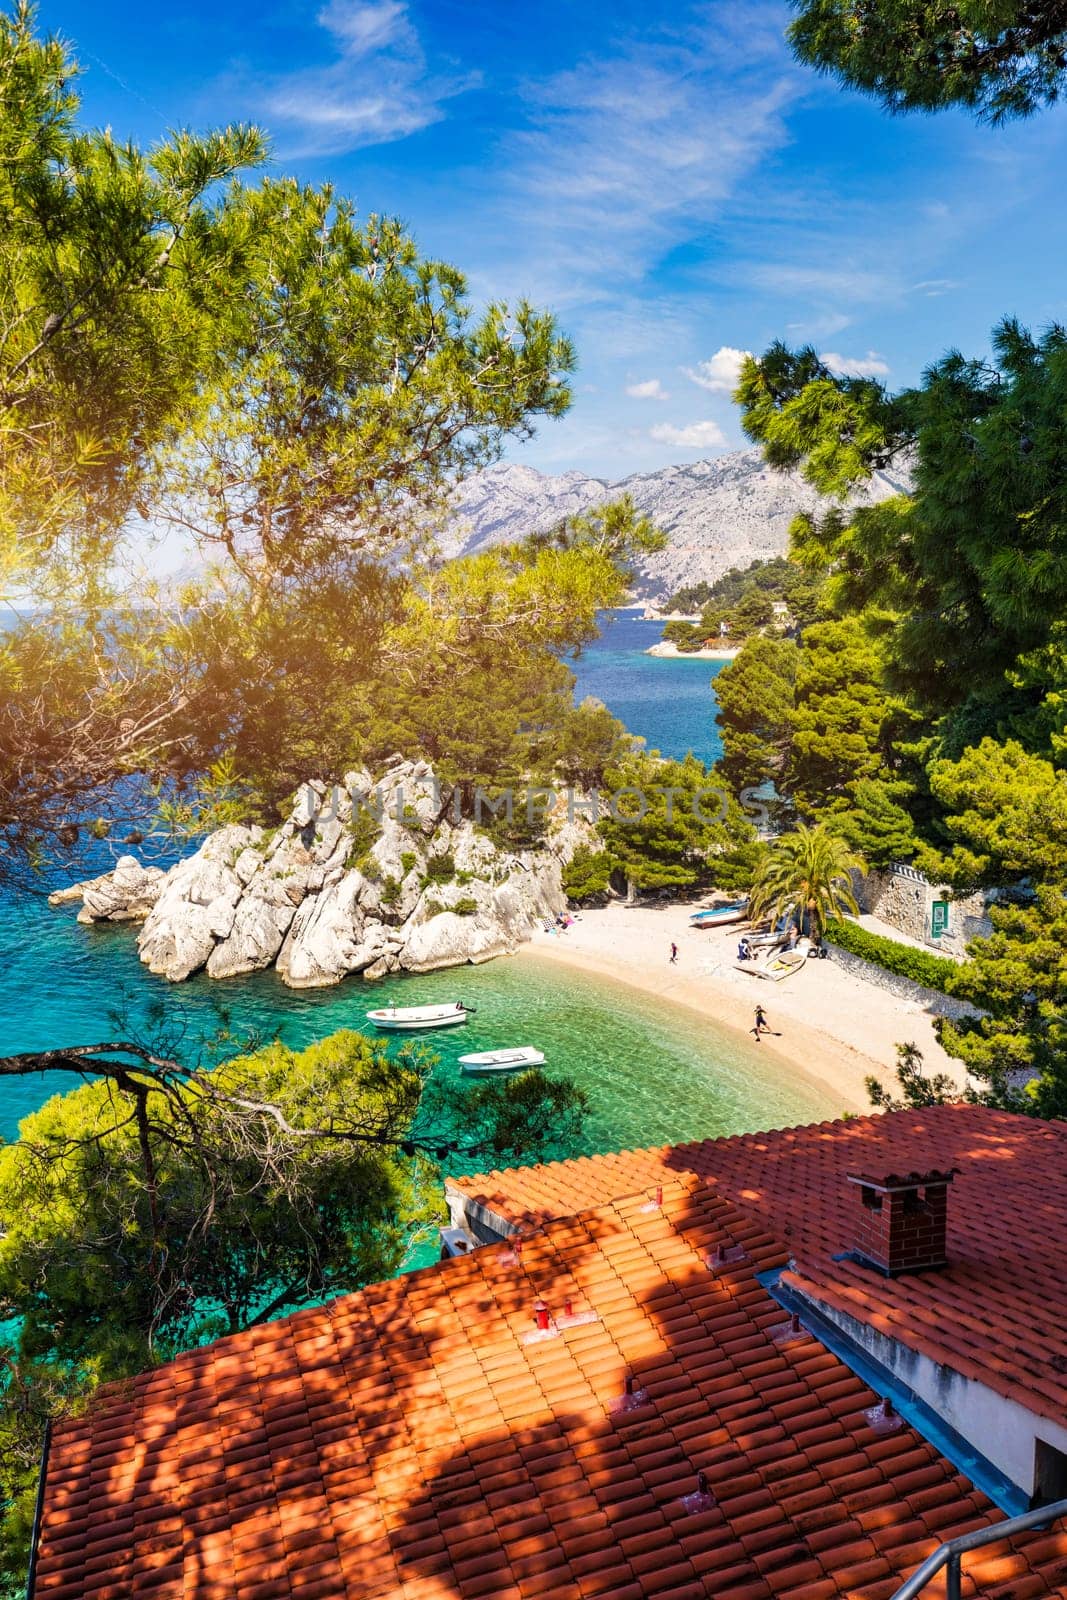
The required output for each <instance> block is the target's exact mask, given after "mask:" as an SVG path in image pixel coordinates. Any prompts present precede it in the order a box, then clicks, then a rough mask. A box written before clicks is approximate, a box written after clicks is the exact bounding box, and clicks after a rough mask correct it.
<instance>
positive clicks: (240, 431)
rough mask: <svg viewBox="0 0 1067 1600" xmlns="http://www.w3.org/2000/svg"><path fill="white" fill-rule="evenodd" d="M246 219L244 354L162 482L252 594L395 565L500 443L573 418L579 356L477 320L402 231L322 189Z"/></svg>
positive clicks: (533, 335)
mask: <svg viewBox="0 0 1067 1600" xmlns="http://www.w3.org/2000/svg"><path fill="white" fill-rule="evenodd" d="M241 214H242V220H243V221H244V223H245V226H246V229H247V240H248V245H247V261H246V272H245V282H244V285H243V292H242V296H241V300H240V324H239V330H238V331H239V343H238V346H237V350H236V353H235V358H234V359H233V360H232V361H230V362H229V363H227V365H226V367H225V368H224V370H223V371H222V373H221V374H220V375H219V378H218V381H217V382H216V383H215V385H214V386H213V389H212V393H211V397H210V398H211V404H210V407H209V408H208V409H207V410H206V411H205V413H204V414H203V415H202V416H201V417H200V418H198V419H197V421H196V425H195V427H194V428H193V429H191V430H189V432H188V433H187V434H186V435H185V436H183V437H182V438H181V439H179V440H178V441H177V442H176V447H175V449H174V450H173V451H172V452H171V454H170V455H169V457H168V458H167V459H166V461H165V462H164V463H163V464H162V476H161V484H162V486H163V488H164V489H165V491H166V494H165V499H166V502H167V503H168V504H169V503H177V504H179V505H180V506H181V517H182V522H183V525H184V526H186V527H190V526H191V527H192V528H193V529H194V531H195V532H196V534H197V535H198V536H199V538H201V539H202V540H204V541H206V542H207V543H209V544H211V543H214V544H217V545H219V546H220V547H221V548H222V549H223V550H224V551H225V552H226V553H227V554H228V555H229V557H230V558H231V559H232V560H234V561H235V562H236V563H237V564H238V565H239V566H240V567H241V569H242V570H243V571H244V572H245V573H247V574H249V575H250V576H251V578H252V580H253V583H254V585H255V587H256V589H257V591H258V592H259V593H262V592H263V589H264V587H265V586H268V585H274V584H275V583H276V582H278V581H280V580H284V579H286V578H288V577H291V576H295V575H303V574H305V573H306V572H307V570H308V569H309V568H316V569H318V570H320V571H330V570H332V569H333V568H334V565H335V563H336V561H337V559H338V558H339V557H341V558H344V557H347V556H350V555H355V556H356V558H357V561H358V562H363V561H365V560H367V559H368V557H371V558H373V557H380V556H382V555H386V554H389V553H390V552H391V550H392V549H393V548H395V546H396V544H397V542H398V536H399V537H400V538H403V536H404V535H405V534H406V533H407V532H408V531H409V530H410V529H411V527H412V518H413V514H414V512H415V511H416V510H417V509H418V508H419V507H429V506H436V505H437V504H438V502H439V500H440V494H441V489H442V486H443V485H444V484H446V483H448V482H449V481H451V480H454V479H455V477H457V476H459V475H461V474H463V473H465V472H470V471H472V470H475V469H477V468H478V467H479V466H483V465H485V464H487V463H488V462H489V461H491V460H493V459H495V456H496V455H497V453H498V452H499V448H500V441H501V438H502V437H503V436H504V435H506V434H509V433H516V434H518V435H519V436H522V435H524V434H528V433H529V432H531V431H532V419H533V418H534V417H535V416H559V415H560V414H561V413H562V412H564V411H565V410H566V409H567V406H568V405H569V403H570V395H569V390H568V388H567V383H566V374H567V372H568V371H569V370H570V368H571V366H572V365H573V361H574V356H573V351H572V350H571V347H570V345H569V344H568V343H567V341H566V340H565V339H563V338H562V337H561V335H560V334H559V332H558V330H557V328H556V326H555V323H554V321H553V319H552V318H551V317H550V316H547V315H545V314H542V313H539V312H536V311H534V310H533V308H532V307H530V306H529V305H528V304H526V303H525V302H523V303H521V304H519V305H518V306H517V307H516V308H515V310H514V311H513V312H512V311H509V309H508V308H507V307H506V306H504V305H501V304H496V303H493V304H490V305H489V306H488V307H487V308H486V309H485V310H484V311H483V312H482V313H480V314H479V315H478V316H475V315H474V313H473V310H472V307H471V304H470V300H469V294H468V290H467V285H466V280H465V279H464V276H463V274H462V273H461V272H459V271H458V270H457V269H456V268H455V267H452V266H449V265H447V264H445V263H443V262H438V261H429V260H426V259H424V258H423V257H421V256H420V255H419V253H418V250H417V248H416V246H415V244H414V242H413V241H412V239H411V238H410V237H409V236H408V235H407V233H406V232H405V231H404V229H403V227H402V226H401V225H400V224H399V223H398V222H396V221H394V220H392V219H390V218H388V217H376V216H371V217H369V218H368V219H367V221H366V222H365V223H364V224H362V225H361V224H360V223H358V222H357V220H356V208H355V205H354V204H353V203H352V202H351V201H349V200H348V199H346V198H345V197H343V196H339V195H337V194H335V193H334V191H333V190H332V189H331V188H330V187H329V186H326V187H324V188H322V189H315V188H312V187H310V186H304V185H301V184H299V183H298V182H297V181H296V180H295V179H290V178H280V179H274V178H271V179H268V180H267V181H266V182H264V183H263V184H261V185H260V187H259V188H257V189H255V190H248V191H246V192H245V193H244V194H243V195H242V199H241ZM297 418H299V419H300V425H299V426H294V419H297ZM252 529H254V530H255V531H254V534H252V535H251V537H250V531H251V530H252Z"/></svg>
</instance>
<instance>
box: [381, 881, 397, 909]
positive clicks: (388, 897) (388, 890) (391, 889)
mask: <svg viewBox="0 0 1067 1600" xmlns="http://www.w3.org/2000/svg"><path fill="white" fill-rule="evenodd" d="M399 899H400V882H399V880H398V879H397V878H389V877H386V878H383V879H382V905H383V906H395V905H396V903H397V901H398V900H399Z"/></svg>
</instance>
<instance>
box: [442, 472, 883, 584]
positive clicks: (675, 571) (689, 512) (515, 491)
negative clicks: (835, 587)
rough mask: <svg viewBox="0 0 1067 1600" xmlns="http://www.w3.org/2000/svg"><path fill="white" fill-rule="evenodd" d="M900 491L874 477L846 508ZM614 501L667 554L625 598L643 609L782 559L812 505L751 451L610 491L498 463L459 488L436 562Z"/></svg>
mask: <svg viewBox="0 0 1067 1600" xmlns="http://www.w3.org/2000/svg"><path fill="white" fill-rule="evenodd" d="M907 487H908V479H907V476H906V474H900V475H899V476H894V475H890V474H887V473H882V472H879V473H875V474H874V476H873V477H872V479H871V481H870V483H869V484H868V485H867V487H866V489H865V491H864V492H863V493H862V494H861V495H858V496H856V497H855V499H856V501H857V502H859V503H872V504H873V503H876V502H878V501H881V500H885V499H887V498H888V497H889V496H890V495H893V494H899V493H901V492H903V491H905V490H906V489H907ZM621 494H629V495H631V496H632V498H633V501H634V504H635V505H636V506H637V508H638V510H639V511H643V512H645V513H646V514H647V515H648V516H650V517H651V518H652V520H653V521H654V522H655V523H656V525H657V526H658V527H660V528H661V529H662V530H663V532H664V533H665V534H666V535H667V545H666V548H665V549H664V550H662V551H660V552H658V553H657V554H655V555H652V556H649V557H647V558H646V559H645V560H644V561H642V562H641V563H640V564H639V567H638V570H637V574H636V578H635V583H634V592H635V595H636V596H637V597H638V598H639V599H647V600H661V599H663V598H665V597H666V596H667V595H670V594H673V593H674V591H675V590H676V589H679V588H682V587H684V586H686V585H688V584H692V583H699V582H701V581H704V582H712V581H714V579H715V578H718V577H721V575H722V574H723V573H724V572H728V571H729V570H730V568H731V567H737V566H740V567H745V566H748V565H749V563H750V562H752V561H756V560H765V559H767V558H769V557H771V556H777V555H783V554H784V553H785V551H786V549H787V546H788V543H789V524H790V523H791V522H792V520H793V518H794V517H795V516H796V515H797V514H798V512H801V511H813V510H815V509H816V507H817V506H819V504H820V497H819V495H817V494H816V492H815V490H814V489H812V488H811V486H810V485H809V484H806V483H805V482H804V481H803V479H802V478H801V477H800V476H799V474H798V473H796V472H776V471H774V470H772V469H771V468H770V467H768V466H767V464H766V463H765V462H764V460H763V457H762V455H761V453H760V451H759V450H758V449H751V450H734V451H731V452H730V453H729V454H727V455H722V456H717V457H713V458H709V459H706V460H701V461H693V462H686V463H681V464H678V465H672V466H668V467H661V468H660V469H659V470H658V471H656V472H639V473H631V474H630V475H629V477H626V478H622V479H620V480H619V481H617V482H612V481H610V480H609V479H606V478H596V477H591V476H588V475H586V474H585V473H583V472H581V471H579V470H577V469H573V468H572V469H571V470H570V471H568V472H564V473H559V474H549V473H543V472H540V471H538V469H537V468H536V467H530V466H526V465H524V464H522V463H517V462H500V463H498V464H497V465H495V466H492V467H487V468H486V469H485V470H484V471H483V472H479V473H477V474H475V475H474V476H473V477H471V478H468V479H467V480H466V481H465V482H464V483H462V484H461V485H460V486H459V489H458V490H457V492H456V496H455V499H454V505H455V514H454V516H453V517H452V518H451V520H450V521H449V523H448V524H447V526H446V528H445V530H444V533H443V536H442V538H441V550H442V554H443V555H445V556H447V557H453V556H460V555H473V554H476V553H477V552H478V551H480V550H486V549H489V548H491V547H492V546H493V545H495V544H503V543H506V542H508V541H509V540H513V539H520V538H522V537H524V536H525V535H527V534H531V533H538V532H541V531H542V530H543V529H545V528H547V527H551V526H552V525H553V524H554V523H556V522H559V521H561V520H562V519H563V518H564V517H569V516H574V515H575V514H576V513H578V512H581V511H588V510H590V509H591V508H592V507H593V506H595V505H599V504H602V503H603V502H604V501H605V500H608V499H612V498H614V497H615V496H617V495H621ZM821 503H822V504H824V505H825V502H821Z"/></svg>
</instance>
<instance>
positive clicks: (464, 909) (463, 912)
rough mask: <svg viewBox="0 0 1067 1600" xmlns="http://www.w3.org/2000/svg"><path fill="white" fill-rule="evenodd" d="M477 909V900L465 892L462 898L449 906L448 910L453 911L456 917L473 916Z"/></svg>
mask: <svg viewBox="0 0 1067 1600" xmlns="http://www.w3.org/2000/svg"><path fill="white" fill-rule="evenodd" d="M477 909H478V902H477V900H475V899H473V898H472V897H471V896H470V895H469V894H465V895H464V896H463V897H462V899H460V900H457V901H456V902H455V904H454V905H452V906H450V907H449V910H451V911H454V912H455V913H456V916H457V917H473V915H474V913H475V912H476V911H477Z"/></svg>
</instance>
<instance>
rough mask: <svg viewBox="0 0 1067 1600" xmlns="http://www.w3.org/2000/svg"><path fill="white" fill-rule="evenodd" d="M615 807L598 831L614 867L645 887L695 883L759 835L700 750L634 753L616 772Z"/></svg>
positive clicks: (613, 782) (612, 790)
mask: <svg viewBox="0 0 1067 1600" xmlns="http://www.w3.org/2000/svg"><path fill="white" fill-rule="evenodd" d="M608 792H609V796H610V802H611V807H612V810H611V814H609V815H607V816H604V817H602V819H601V821H600V822H599V823H598V824H597V831H598V833H599V834H600V836H601V838H602V839H603V840H604V846H605V850H606V853H607V855H608V857H609V860H610V863H611V867H612V868H613V869H614V870H616V871H618V872H620V873H622V874H623V875H624V876H625V878H626V879H627V881H628V883H630V884H632V885H633V886H634V887H635V888H638V889H661V888H677V889H685V888H692V887H693V886H695V885H696V884H698V883H708V882H712V881H714V879H715V874H716V870H717V867H718V865H719V864H720V862H725V861H727V860H729V859H730V858H731V857H732V855H733V853H734V852H736V851H737V850H739V849H742V848H744V847H745V846H746V845H748V844H749V843H750V842H751V840H752V839H753V837H754V834H753V829H752V827H751V826H750V824H749V823H748V822H747V821H746V820H745V818H744V816H743V815H742V813H741V811H740V809H739V808H738V806H737V804H736V802H735V801H733V800H732V799H731V798H730V796H729V795H728V794H727V791H726V790H725V789H724V788H723V787H722V786H721V785H720V784H718V783H717V782H716V780H715V778H714V775H713V774H709V773H708V772H707V771H706V770H705V768H704V767H703V765H702V764H701V762H699V761H698V760H697V759H696V757H695V756H692V755H690V756H687V757H686V758H685V760H684V761H664V760H663V759H662V758H661V757H659V756H657V755H655V754H644V753H641V754H633V755H630V756H627V757H626V759H625V760H623V761H621V762H620V763H619V765H618V767H616V768H614V769H613V770H612V772H611V773H610V774H609V785H608Z"/></svg>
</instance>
